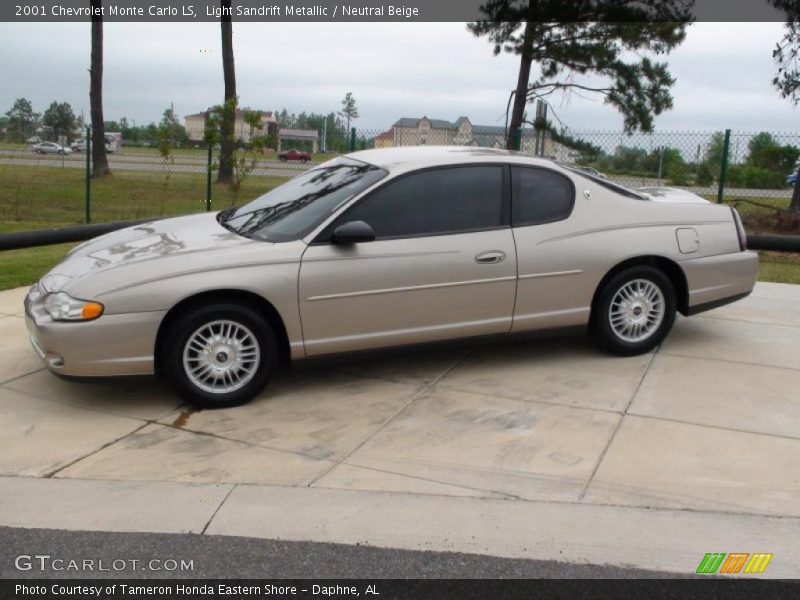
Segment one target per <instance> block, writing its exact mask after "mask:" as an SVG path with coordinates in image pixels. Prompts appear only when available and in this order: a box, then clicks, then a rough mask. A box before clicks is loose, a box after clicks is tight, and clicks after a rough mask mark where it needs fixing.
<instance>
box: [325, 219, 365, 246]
mask: <svg viewBox="0 0 800 600" xmlns="http://www.w3.org/2000/svg"><path fill="white" fill-rule="evenodd" d="M374 239H375V231H373V229H372V227H370V226H369V223H365V222H364V221H348V222H347V223H342V224H341V225H339V226H338V227H337V228H336V229H334V230H333V243H334V244H357V243H359V242H371V241H373V240H374Z"/></svg>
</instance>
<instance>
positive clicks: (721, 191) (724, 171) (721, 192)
mask: <svg viewBox="0 0 800 600" xmlns="http://www.w3.org/2000/svg"><path fill="white" fill-rule="evenodd" d="M730 147H731V130H730V129H726V130H725V142H724V143H723V144H722V164H720V167H719V187H718V188H717V204H722V200H723V199H724V196H725V178H726V177H727V175H728V151H729V150H730Z"/></svg>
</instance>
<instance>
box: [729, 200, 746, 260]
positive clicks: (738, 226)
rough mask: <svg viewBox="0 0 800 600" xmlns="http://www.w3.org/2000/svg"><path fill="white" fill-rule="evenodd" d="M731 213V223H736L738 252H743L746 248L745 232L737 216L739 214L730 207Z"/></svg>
mask: <svg viewBox="0 0 800 600" xmlns="http://www.w3.org/2000/svg"><path fill="white" fill-rule="evenodd" d="M731 212H732V213H733V222H734V223H736V233H737V235H738V236H739V250H745V249H746V248H747V232H746V231H745V230H744V224H743V223H742V218H741V217H740V216H739V212H738V211H737V210H736V209H735V208H733V207H732V206H731Z"/></svg>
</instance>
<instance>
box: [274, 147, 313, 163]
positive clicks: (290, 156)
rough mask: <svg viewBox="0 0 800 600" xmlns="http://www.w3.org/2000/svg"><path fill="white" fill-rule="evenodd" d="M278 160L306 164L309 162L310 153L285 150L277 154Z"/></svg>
mask: <svg viewBox="0 0 800 600" xmlns="http://www.w3.org/2000/svg"><path fill="white" fill-rule="evenodd" d="M278 160H281V161H283V162H286V161H287V160H299V161H300V162H308V161H310V160H311V153H310V152H303V151H302V150H294V149H292V150H286V151H285V152H278Z"/></svg>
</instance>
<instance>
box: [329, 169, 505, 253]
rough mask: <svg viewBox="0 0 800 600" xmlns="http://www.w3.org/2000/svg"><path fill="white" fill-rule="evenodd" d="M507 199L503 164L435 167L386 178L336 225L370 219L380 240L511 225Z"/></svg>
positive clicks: (369, 222) (368, 221) (369, 221)
mask: <svg viewBox="0 0 800 600" xmlns="http://www.w3.org/2000/svg"><path fill="white" fill-rule="evenodd" d="M503 204H504V203H503V167H502V166H501V165H479V166H466V167H448V168H441V169H431V170H428V171H422V172H418V173H412V174H411V175H405V176H402V177H400V178H399V179H397V180H395V181H392V182H389V183H387V184H386V185H385V186H384V187H382V188H380V189H379V190H377V191H376V192H375V193H373V194H371V195H370V196H368V197H367V198H365V199H364V200H363V201H361V202H359V203H358V204H357V205H356V206H354V207H353V208H351V209H350V210H348V211H347V212H346V213H345V214H344V215H343V216H342V218H340V219H337V225H341V224H342V223H345V222H348V221H365V222H367V223H368V224H369V225H370V226H371V227H372V228H373V230H374V231H375V238H376V239H378V240H380V239H391V238H405V237H419V236H429V235H442V234H448V233H463V232H469V231H482V230H488V229H497V228H499V227H503V226H507V223H504V211H503Z"/></svg>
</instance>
